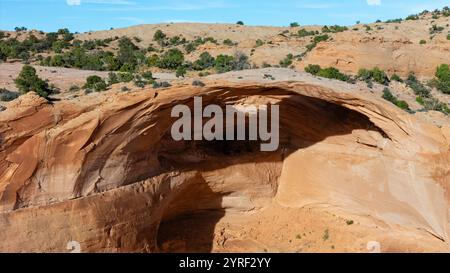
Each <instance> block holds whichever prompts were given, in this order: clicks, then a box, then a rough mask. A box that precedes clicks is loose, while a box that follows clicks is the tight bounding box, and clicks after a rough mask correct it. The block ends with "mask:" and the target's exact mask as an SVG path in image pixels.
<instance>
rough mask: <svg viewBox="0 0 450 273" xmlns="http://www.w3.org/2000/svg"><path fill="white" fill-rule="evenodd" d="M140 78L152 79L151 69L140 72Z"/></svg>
mask: <svg viewBox="0 0 450 273" xmlns="http://www.w3.org/2000/svg"><path fill="white" fill-rule="evenodd" d="M141 76H142V78H144V79H146V80H147V81H153V80H154V78H153V73H152V72H151V71H146V72H144V73H142V74H141Z"/></svg>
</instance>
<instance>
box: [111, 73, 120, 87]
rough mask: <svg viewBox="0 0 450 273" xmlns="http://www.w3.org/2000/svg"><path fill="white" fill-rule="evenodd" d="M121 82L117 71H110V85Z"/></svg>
mask: <svg viewBox="0 0 450 273" xmlns="http://www.w3.org/2000/svg"><path fill="white" fill-rule="evenodd" d="M119 82H120V80H119V76H117V74H116V73H114V72H109V73H108V85H113V84H116V83H119Z"/></svg>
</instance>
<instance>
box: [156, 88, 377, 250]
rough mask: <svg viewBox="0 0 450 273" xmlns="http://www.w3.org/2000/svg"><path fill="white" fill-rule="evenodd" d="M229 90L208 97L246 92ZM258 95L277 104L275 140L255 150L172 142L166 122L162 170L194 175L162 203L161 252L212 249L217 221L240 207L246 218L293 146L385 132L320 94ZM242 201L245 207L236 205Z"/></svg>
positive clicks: (261, 202)
mask: <svg viewBox="0 0 450 273" xmlns="http://www.w3.org/2000/svg"><path fill="white" fill-rule="evenodd" d="M230 94H231V93H230ZM230 94H229V95H228V97H224V98H220V97H218V98H216V100H214V99H212V100H210V101H209V102H210V103H216V102H217V100H218V99H220V100H221V102H224V101H226V102H227V103H233V101H235V102H236V103H237V102H239V103H242V102H243V101H245V97H240V96H231V95H230ZM247 98H248V99H249V100H250V101H254V100H255V98H254V97H247ZM258 100H259V103H268V102H274V101H275V102H276V103H277V104H278V105H279V110H280V140H279V143H280V145H279V149H278V150H277V151H275V152H270V153H266V152H261V151H260V150H259V145H260V144H261V143H260V141H237V140H234V141H205V140H203V141H174V140H173V139H172V138H171V136H170V129H169V130H168V131H167V134H166V136H165V137H163V138H162V141H161V143H160V148H159V150H158V161H159V163H160V166H161V169H162V172H163V173H164V172H174V171H176V172H180V173H184V172H193V171H194V172H197V174H198V175H196V177H195V179H190V180H189V181H187V182H186V183H184V184H183V186H182V187H181V188H180V189H179V190H177V191H175V192H174V193H173V194H172V197H171V199H170V200H171V201H170V203H169V204H168V205H167V206H166V207H165V208H164V213H163V215H162V218H161V221H160V225H159V230H158V233H157V239H156V241H157V245H158V249H159V250H160V251H161V252H177V253H179V252H201V253H206V252H211V251H214V249H216V248H215V247H216V246H217V245H218V244H220V242H219V240H218V235H220V232H221V231H219V230H217V224H218V223H219V221H226V215H227V213H228V212H229V211H232V210H235V211H239V210H240V211H241V212H242V213H241V214H239V215H242V217H245V215H247V214H246V212H247V211H248V210H251V209H252V207H253V209H254V208H264V207H267V206H269V205H270V204H271V200H272V199H273V198H274V197H275V195H276V192H277V188H278V184H279V183H280V181H279V177H280V175H281V171H282V165H283V161H284V158H285V157H287V156H289V154H290V153H291V152H294V151H296V150H298V149H303V148H307V147H309V146H310V145H313V144H315V143H318V142H320V141H323V140H325V139H327V138H328V137H330V136H339V135H349V134H352V132H353V131H354V130H357V129H363V130H368V131H377V132H379V133H380V134H381V135H382V136H385V134H384V132H383V131H381V130H380V129H379V128H377V127H376V126H375V125H374V124H373V123H372V122H371V121H370V120H369V119H368V118H367V117H366V116H364V115H362V114H361V113H359V112H356V111H354V110H350V109H348V108H345V107H343V106H341V105H338V104H334V103H330V102H327V101H324V100H321V99H317V98H312V97H306V96H302V95H298V94H296V95H293V94H292V93H286V92H284V91H281V90H276V89H274V90H272V94H271V95H268V94H266V96H258ZM217 104H219V105H220V103H217ZM222 105H224V104H223V103H222ZM204 122H206V120H205V121H204ZM246 126H247V125H246ZM240 166H241V167H240ZM249 166H253V167H249ZM252 168H253V169H252ZM269 174H270V175H269ZM233 198H234V199H233ZM229 200H234V201H233V202H229ZM246 202H247V203H246ZM243 203H244V204H245V205H244V206H243V207H240V208H236V207H235V206H237V205H236V204H239V205H242V204H243ZM245 206H247V207H245ZM246 209H248V210H246ZM255 213H257V210H256V212H255ZM274 224H276V223H274Z"/></svg>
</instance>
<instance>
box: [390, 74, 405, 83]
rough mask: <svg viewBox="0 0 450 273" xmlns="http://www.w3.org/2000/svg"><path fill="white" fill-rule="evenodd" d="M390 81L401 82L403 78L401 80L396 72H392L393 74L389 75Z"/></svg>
mask: <svg viewBox="0 0 450 273" xmlns="http://www.w3.org/2000/svg"><path fill="white" fill-rule="evenodd" d="M391 81H396V82H403V80H402V79H401V78H400V76H399V75H397V74H393V75H392V76H391Z"/></svg>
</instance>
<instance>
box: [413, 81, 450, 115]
mask: <svg viewBox="0 0 450 273" xmlns="http://www.w3.org/2000/svg"><path fill="white" fill-rule="evenodd" d="M405 83H406V84H407V85H408V86H409V87H410V88H411V89H412V90H413V92H414V94H415V95H416V96H417V98H416V101H417V102H418V103H419V104H421V105H422V106H423V107H424V109H425V110H434V111H439V112H442V113H444V114H446V115H448V114H450V108H449V107H448V105H447V104H446V103H444V102H441V101H439V100H438V99H436V98H433V96H432V95H431V91H430V90H429V89H428V88H427V87H425V86H424V85H423V84H422V83H421V82H419V80H418V79H417V78H416V76H415V75H414V74H413V73H410V74H409V76H408V78H407V80H406V81H405Z"/></svg>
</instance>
